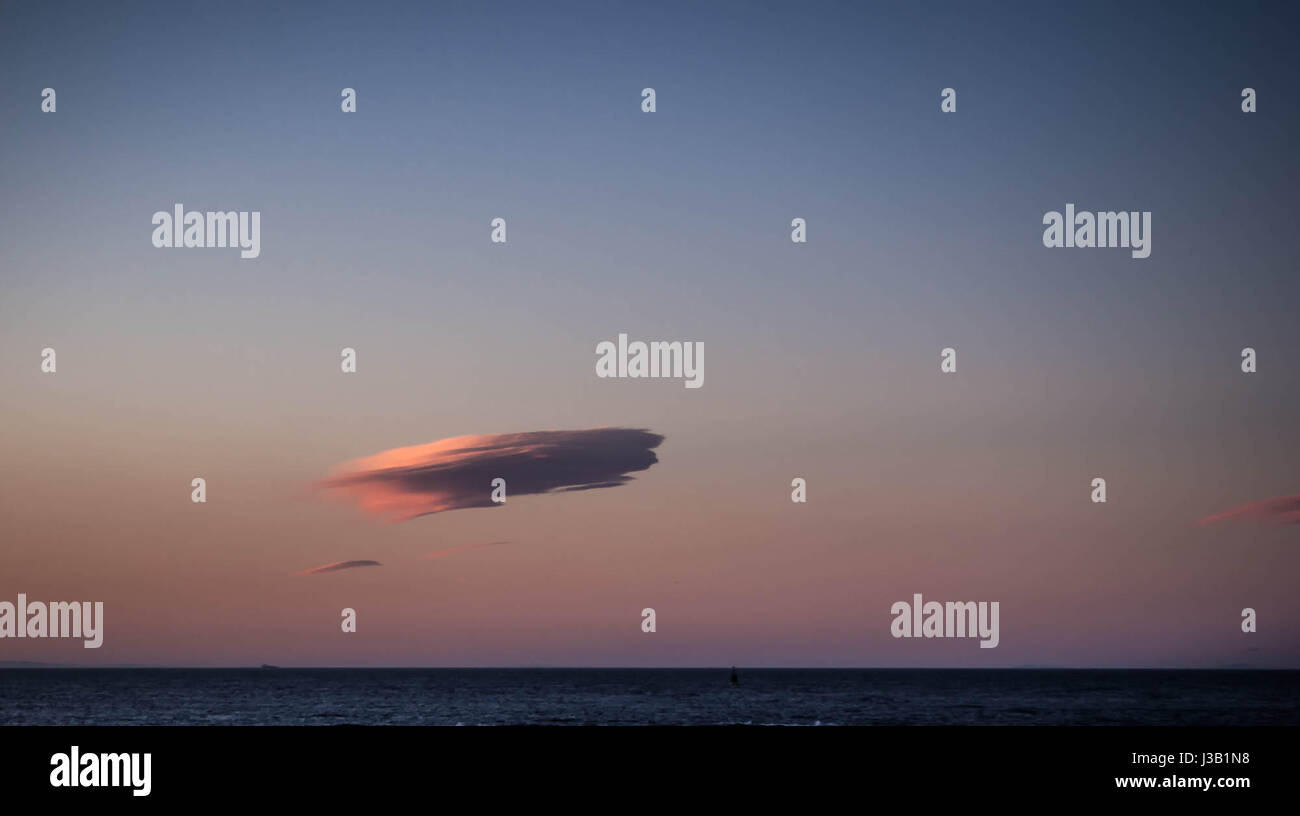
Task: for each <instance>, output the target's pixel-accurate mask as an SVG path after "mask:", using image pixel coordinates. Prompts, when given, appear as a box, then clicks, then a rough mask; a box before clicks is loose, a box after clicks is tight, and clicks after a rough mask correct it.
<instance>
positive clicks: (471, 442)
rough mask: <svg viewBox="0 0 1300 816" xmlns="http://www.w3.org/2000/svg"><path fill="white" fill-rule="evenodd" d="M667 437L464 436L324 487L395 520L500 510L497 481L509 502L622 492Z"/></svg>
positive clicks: (357, 470) (383, 459)
mask: <svg viewBox="0 0 1300 816" xmlns="http://www.w3.org/2000/svg"><path fill="white" fill-rule="evenodd" d="M663 440H664V438H663V436H661V435H659V434H656V433H651V432H650V431H647V430H643V429H635V428H592V429H588V430H576V431H529V432H525V433H516V434H483V435H474V436H458V437H453V438H451V439H443V440H440V441H438V442H431V443H429V444H427V445H416V446H413V447H409V448H395V449H393V450H389V451H384V452H383V453H378V454H375V455H374V456H369V457H366V458H364V459H358V460H356V461H354V462H350V463H348V464H346V465H343V466H342V467H341V468H339V469H338V470H336V472H335V474H334V475H332V476H330V477H329V478H326V479H323V480H322V481H320V482H317V484H316V486H317V487H318V488H322V489H326V490H331V491H335V493H336V495H338V496H340V497H341V498H344V499H347V500H350V501H353V502H356V503H357V504H358V505H359V506H360V507H361V508H362V509H363V510H365V511H366V512H367V513H370V514H372V515H375V516H379V517H382V518H385V519H388V520H390V521H404V520H406V519H411V518H415V517H416V516H423V515H428V514H430V513H442V512H445V511H447V510H460V509H463V508H467V507H494V506H496V503H495V502H493V501H492V491H493V485H492V482H493V480H494V479H498V478H500V479H505V481H506V497H507V500H508V499H509V498H513V497H515V496H524V495H529V494H536V493H552V492H568V491H577V490H594V489H597V488H605V487H618V486H620V485H624V484H627V483H628V482H630V481H632V477H631V476H629V475H628V474H629V473H634V472H636V471H640V470H645V469H647V468H649V467H650V466H651V465H653V464H655V462H657V461H659V459H658V457H657V456H655V453H654V450H653V448H656V447H658V446H659V444H660V443H661V442H663Z"/></svg>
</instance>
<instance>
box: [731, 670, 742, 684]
mask: <svg viewBox="0 0 1300 816" xmlns="http://www.w3.org/2000/svg"><path fill="white" fill-rule="evenodd" d="M731 685H733V686H738V685H740V678H739V677H737V676H736V667H735V666H732V667H731Z"/></svg>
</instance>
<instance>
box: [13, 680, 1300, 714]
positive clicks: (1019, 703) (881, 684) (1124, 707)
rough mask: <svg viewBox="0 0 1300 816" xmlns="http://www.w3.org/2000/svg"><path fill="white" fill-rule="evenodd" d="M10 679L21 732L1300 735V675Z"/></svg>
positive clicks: (14, 707) (14, 710)
mask: <svg viewBox="0 0 1300 816" xmlns="http://www.w3.org/2000/svg"><path fill="white" fill-rule="evenodd" d="M729 676H730V671H729V670H728V669H718V670H715V669H0V724H6V725H81V724H86V725H180V724H186V725H189V724H197V725H300V724H301V725H341V724H364V725H587V724H599V725H679V724H680V725H729V724H745V725H751V724H752V725H1057V724H1061V725H1300V672H1294V671H1287V672H1282V671H1125V670H1054V669H1043V670H961V669H952V670H914V669H871V670H850V669H845V670H838V669H793V670H785V669H768V670H745V669H741V670H740V685H739V686H738V687H734V688H733V687H731V686H730V685H729V683H728V679H729Z"/></svg>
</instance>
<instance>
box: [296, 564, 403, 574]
mask: <svg viewBox="0 0 1300 816" xmlns="http://www.w3.org/2000/svg"><path fill="white" fill-rule="evenodd" d="M382 566H383V564H381V563H379V562H378V561H335V562H334V563H333V564H322V565H321V566H319V567H312V568H311V569H309V570H303V571H302V572H300V573H298V574H299V575H318V574H320V573H322V572H338V571H339V570H345V569H352V568H353V567H382Z"/></svg>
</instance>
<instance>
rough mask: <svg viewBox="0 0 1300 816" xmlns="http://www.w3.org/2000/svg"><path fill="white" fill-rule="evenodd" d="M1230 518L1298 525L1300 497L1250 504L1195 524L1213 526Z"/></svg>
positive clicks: (1299, 520) (1265, 500)
mask: <svg viewBox="0 0 1300 816" xmlns="http://www.w3.org/2000/svg"><path fill="white" fill-rule="evenodd" d="M1231 518H1254V519H1260V520H1263V521H1267V522H1272V523H1274V524H1300V495H1295V496H1279V497H1278V498H1275V499H1264V500H1263V501H1257V502H1250V503H1248V504H1243V505H1241V506H1240V507H1234V508H1232V509H1231V510H1225V511H1223V512H1222V513H1216V514H1215V515H1213V516H1206V517H1205V518H1203V519H1201V520H1200V521H1198V522H1196V523H1197V524H1213V523H1214V522H1216V521H1224V520H1226V519H1231Z"/></svg>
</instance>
